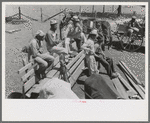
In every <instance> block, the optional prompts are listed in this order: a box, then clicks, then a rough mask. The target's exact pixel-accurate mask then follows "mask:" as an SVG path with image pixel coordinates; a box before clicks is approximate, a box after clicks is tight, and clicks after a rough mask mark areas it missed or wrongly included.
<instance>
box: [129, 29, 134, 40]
mask: <svg viewBox="0 0 150 123" xmlns="http://www.w3.org/2000/svg"><path fill="white" fill-rule="evenodd" d="M132 33H133V29H128V36H129V39H130V40H131V36H132Z"/></svg>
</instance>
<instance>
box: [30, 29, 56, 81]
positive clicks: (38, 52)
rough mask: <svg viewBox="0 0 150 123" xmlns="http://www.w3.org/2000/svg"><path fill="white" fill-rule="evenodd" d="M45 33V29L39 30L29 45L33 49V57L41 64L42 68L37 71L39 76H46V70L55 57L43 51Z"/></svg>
mask: <svg viewBox="0 0 150 123" xmlns="http://www.w3.org/2000/svg"><path fill="white" fill-rule="evenodd" d="M44 37H45V34H44V32H43V31H41V30H38V31H37V33H36V35H35V38H34V39H32V40H31V41H30V44H29V47H30V51H31V55H32V57H33V59H34V60H35V61H36V62H37V63H38V64H39V66H40V68H39V69H38V71H37V72H36V74H37V76H38V78H40V74H41V75H42V78H44V77H45V70H46V68H48V67H49V66H50V65H51V64H53V62H54V57H53V56H51V55H49V53H48V52H47V53H43V47H42V46H43V44H42V41H43V40H44Z"/></svg>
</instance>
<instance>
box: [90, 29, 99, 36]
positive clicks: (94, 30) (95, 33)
mask: <svg viewBox="0 0 150 123" xmlns="http://www.w3.org/2000/svg"><path fill="white" fill-rule="evenodd" d="M90 34H91V35H96V36H97V35H98V33H97V30H96V29H93V30H92V31H91V32H90Z"/></svg>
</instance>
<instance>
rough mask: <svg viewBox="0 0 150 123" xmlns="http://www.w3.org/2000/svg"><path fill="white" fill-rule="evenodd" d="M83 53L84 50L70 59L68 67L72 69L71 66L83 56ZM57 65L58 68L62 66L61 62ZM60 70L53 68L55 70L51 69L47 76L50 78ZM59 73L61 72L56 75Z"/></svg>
mask: <svg viewBox="0 0 150 123" xmlns="http://www.w3.org/2000/svg"><path fill="white" fill-rule="evenodd" d="M82 54H83V52H82V51H81V52H80V53H79V54H78V55H77V56H76V57H75V58H73V59H72V60H71V61H70V63H69V64H68V65H67V69H70V67H71V66H72V65H73V64H74V63H75V62H76V60H78V59H79V58H80V57H81V55H82ZM55 67H56V68H60V64H59V63H58V64H57V65H56V66H55ZM58 71H59V70H55V69H53V70H51V71H50V72H48V73H47V75H46V76H47V77H48V78H52V77H53V76H55V74H56V73H57V72H58ZM58 74H59V73H57V75H56V76H58Z"/></svg>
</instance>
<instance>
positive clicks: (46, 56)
mask: <svg viewBox="0 0 150 123" xmlns="http://www.w3.org/2000/svg"><path fill="white" fill-rule="evenodd" d="M41 58H42V59H44V60H45V61H47V62H48V67H49V66H50V65H53V63H54V57H53V56H52V55H50V54H49V52H47V53H44V54H42V55H41Z"/></svg>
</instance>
